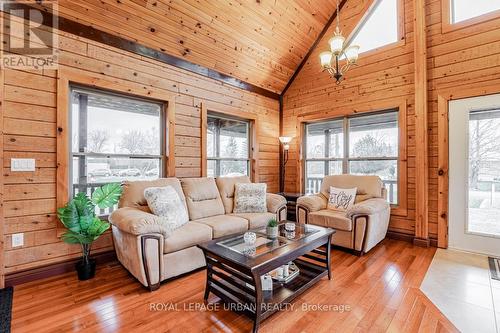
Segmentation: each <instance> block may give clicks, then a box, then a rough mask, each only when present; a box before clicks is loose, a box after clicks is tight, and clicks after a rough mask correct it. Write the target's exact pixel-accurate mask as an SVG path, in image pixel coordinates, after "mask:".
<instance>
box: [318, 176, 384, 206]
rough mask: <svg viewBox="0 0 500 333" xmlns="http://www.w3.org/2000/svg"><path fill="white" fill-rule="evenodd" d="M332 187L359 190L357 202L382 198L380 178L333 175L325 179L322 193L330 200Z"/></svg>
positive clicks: (322, 184)
mask: <svg viewBox="0 0 500 333" xmlns="http://www.w3.org/2000/svg"><path fill="white" fill-rule="evenodd" d="M330 186H334V187H340V188H352V187H356V188H357V193H356V194H357V196H356V202H359V201H361V200H366V199H369V198H380V197H382V188H383V183H382V180H381V179H380V177H379V176H361V175H333V176H326V177H325V178H323V182H322V183H321V191H320V193H321V194H323V195H324V196H325V198H328V197H329V196H330Z"/></svg>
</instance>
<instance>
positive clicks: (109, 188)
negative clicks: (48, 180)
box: [57, 183, 122, 280]
mask: <svg viewBox="0 0 500 333" xmlns="http://www.w3.org/2000/svg"><path fill="white" fill-rule="evenodd" d="M121 194H122V188H121V186H120V184H119V183H112V184H106V185H104V186H101V187H99V188H97V189H95V191H94V193H92V197H91V198H89V197H88V196H87V195H86V194H85V193H83V192H79V193H77V194H76V195H75V197H74V198H73V199H71V200H70V201H69V202H68V203H67V204H66V206H64V207H62V208H59V209H58V210H57V216H58V217H59V220H61V222H62V224H64V226H65V227H66V228H67V229H68V231H66V232H65V233H64V234H63V235H62V237H61V238H62V240H63V241H64V242H66V243H68V244H80V245H81V247H82V259H81V260H80V261H79V262H77V263H76V271H77V272H78V279H79V280H88V279H91V278H93V277H94V275H95V266H96V263H95V259H91V258H90V250H91V247H92V243H93V242H94V241H95V240H96V239H97V238H99V236H101V235H102V234H103V233H104V232H105V231H106V230H108V229H109V223H108V222H105V221H103V220H101V219H100V218H99V217H97V216H96V213H95V210H96V206H97V207H99V208H109V207H113V206H114V205H115V204H116V203H117V202H118V200H119V199H120V195H121Z"/></svg>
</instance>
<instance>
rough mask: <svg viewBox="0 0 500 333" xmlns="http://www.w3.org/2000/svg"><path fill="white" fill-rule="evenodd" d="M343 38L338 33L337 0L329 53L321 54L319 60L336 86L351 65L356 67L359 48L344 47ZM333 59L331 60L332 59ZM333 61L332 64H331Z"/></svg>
mask: <svg viewBox="0 0 500 333" xmlns="http://www.w3.org/2000/svg"><path fill="white" fill-rule="evenodd" d="M344 42H345V38H344V36H342V32H341V31H340V11H339V2H338V0H337V27H336V28H335V33H334V35H333V37H332V38H330V40H329V41H328V43H329V44H330V51H325V52H321V53H320V54H319V58H320V61H321V67H323V71H327V72H328V74H330V76H331V77H333V78H335V80H336V82H337V84H340V82H341V81H342V79H343V78H344V74H345V72H347V71H348V70H349V68H350V67H351V66H353V65H356V62H357V61H358V55H359V46H358V45H350V46H348V47H345V45H344ZM332 58H333V59H332ZM343 58H345V59H346V62H345V64H344V65H342V66H340V61H341V60H342V59H343ZM332 61H333V64H332Z"/></svg>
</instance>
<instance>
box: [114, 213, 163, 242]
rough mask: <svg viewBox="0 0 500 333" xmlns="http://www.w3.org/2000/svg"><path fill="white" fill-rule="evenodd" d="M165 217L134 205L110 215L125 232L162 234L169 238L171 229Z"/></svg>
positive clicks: (117, 226) (115, 223)
mask: <svg viewBox="0 0 500 333" xmlns="http://www.w3.org/2000/svg"><path fill="white" fill-rule="evenodd" d="M163 219H164V218H162V217H160V216H157V215H154V214H151V213H148V212H145V211H142V210H140V209H137V208H132V207H125V208H119V209H117V210H115V211H114V212H112V213H111V215H110V216H109V222H110V223H111V224H112V225H113V226H115V227H116V228H118V229H119V230H121V231H123V232H126V233H129V234H132V235H146V234H161V235H163V237H165V238H167V237H168V236H169V235H170V233H171V230H170V229H169V228H167V225H168V223H166V222H165V221H164V220H163Z"/></svg>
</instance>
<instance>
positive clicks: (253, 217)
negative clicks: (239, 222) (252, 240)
mask: <svg viewBox="0 0 500 333" xmlns="http://www.w3.org/2000/svg"><path fill="white" fill-rule="evenodd" d="M231 215H233V216H238V217H242V218H244V219H246V220H248V224H249V227H248V228H249V229H255V228H262V227H265V226H267V222H269V220H270V219H273V218H274V219H275V218H276V214H274V213H237V214H236V213H235V214H231Z"/></svg>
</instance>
